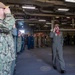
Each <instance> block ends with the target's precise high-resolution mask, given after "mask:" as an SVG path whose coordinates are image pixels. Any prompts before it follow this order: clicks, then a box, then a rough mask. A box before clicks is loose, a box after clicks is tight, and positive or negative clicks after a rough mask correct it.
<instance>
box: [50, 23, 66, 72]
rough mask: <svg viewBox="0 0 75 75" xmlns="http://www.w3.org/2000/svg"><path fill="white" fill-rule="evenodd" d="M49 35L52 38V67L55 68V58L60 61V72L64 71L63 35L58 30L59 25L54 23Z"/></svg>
mask: <svg viewBox="0 0 75 75" xmlns="http://www.w3.org/2000/svg"><path fill="white" fill-rule="evenodd" d="M50 37H51V38H52V40H53V41H52V42H53V43H52V50H53V51H52V52H53V68H54V69H57V68H56V58H57V57H58V61H59V63H60V68H61V73H65V62H64V59H63V37H62V33H61V32H60V31H59V25H58V24H55V26H54V29H52V30H51V33H50Z"/></svg>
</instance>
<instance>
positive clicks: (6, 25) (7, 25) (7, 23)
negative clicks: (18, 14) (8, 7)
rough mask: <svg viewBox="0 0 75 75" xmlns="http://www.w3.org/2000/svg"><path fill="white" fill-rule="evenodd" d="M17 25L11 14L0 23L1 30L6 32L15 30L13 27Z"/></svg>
mask: <svg viewBox="0 0 75 75" xmlns="http://www.w3.org/2000/svg"><path fill="white" fill-rule="evenodd" d="M14 24H15V19H14V17H13V16H12V15H11V14H6V17H5V19H4V20H1V22H0V28H1V29H3V30H6V31H10V30H11V29H12V28H13V25H14Z"/></svg>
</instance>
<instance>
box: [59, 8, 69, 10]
mask: <svg viewBox="0 0 75 75" xmlns="http://www.w3.org/2000/svg"><path fill="white" fill-rule="evenodd" d="M58 11H69V9H67V8H58Z"/></svg>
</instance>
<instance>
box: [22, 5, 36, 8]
mask: <svg viewBox="0 0 75 75" xmlns="http://www.w3.org/2000/svg"><path fill="white" fill-rule="evenodd" d="M22 8H24V9H35V6H30V5H25V6H22Z"/></svg>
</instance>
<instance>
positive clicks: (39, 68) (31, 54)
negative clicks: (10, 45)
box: [15, 46, 75, 75]
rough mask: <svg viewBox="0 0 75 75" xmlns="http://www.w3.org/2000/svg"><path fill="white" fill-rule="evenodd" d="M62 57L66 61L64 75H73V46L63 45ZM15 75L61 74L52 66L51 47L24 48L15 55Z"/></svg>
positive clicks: (74, 56) (74, 69) (74, 55)
mask: <svg viewBox="0 0 75 75" xmlns="http://www.w3.org/2000/svg"><path fill="white" fill-rule="evenodd" d="M64 59H65V62H66V73H65V74H64V75H75V47H74V46H67V47H64ZM16 64H17V66H16V72H15V75H61V74H60V67H59V64H58V63H57V66H58V70H54V69H53V67H52V52H51V48H37V49H33V50H25V51H24V52H23V53H21V54H20V55H18V57H17V63H16Z"/></svg>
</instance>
